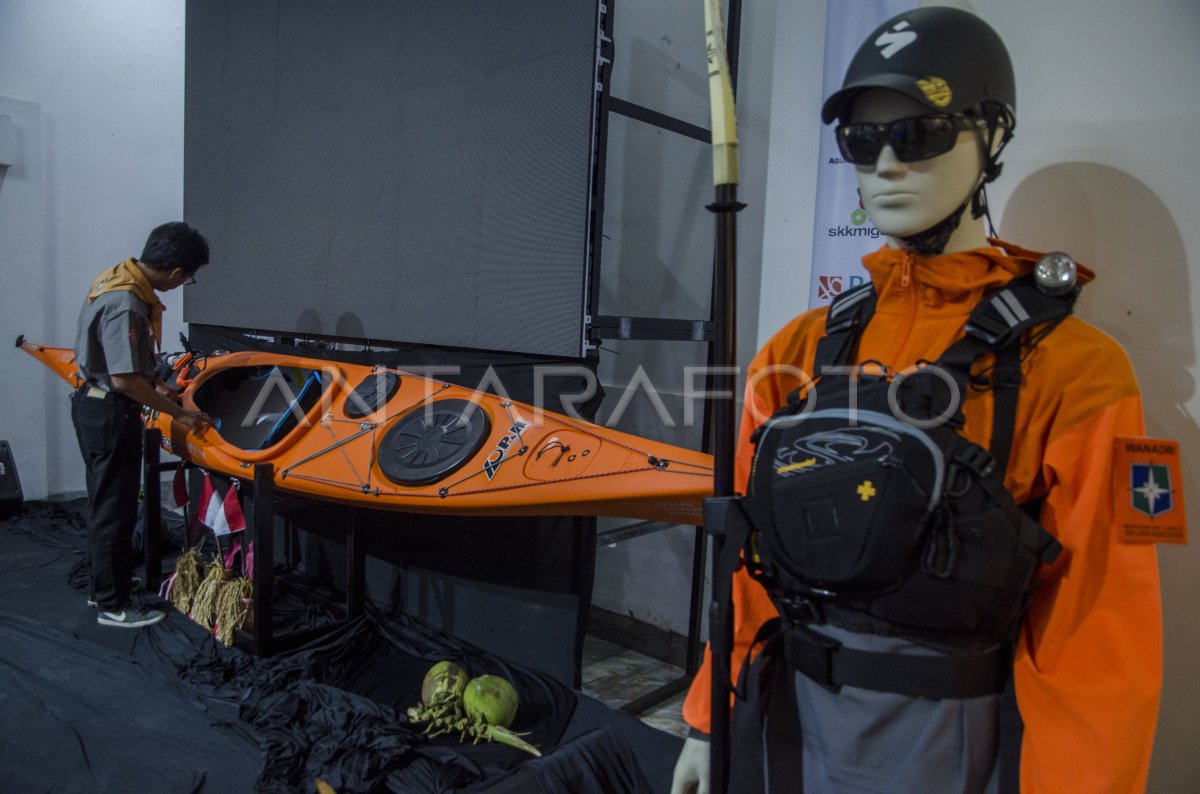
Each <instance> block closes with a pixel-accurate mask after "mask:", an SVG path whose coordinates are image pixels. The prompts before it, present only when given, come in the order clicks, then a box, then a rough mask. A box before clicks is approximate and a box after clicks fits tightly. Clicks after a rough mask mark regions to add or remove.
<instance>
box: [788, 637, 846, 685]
mask: <svg viewBox="0 0 1200 794" xmlns="http://www.w3.org/2000/svg"><path fill="white" fill-rule="evenodd" d="M841 647H842V644H841V643H840V642H838V641H837V640H834V639H831V638H829V637H825V636H823V635H821V634H818V633H817V632H815V631H809V630H807V629H805V628H803V627H801V626H791V627H789V628H788V629H787V630H786V631H785V632H784V644H783V648H784V658H786V659H787V660H788V662H790V663H791V665H792V666H793V667H794V668H796V669H797V670H799V671H800V672H801V673H803V674H804V675H805V677H807V678H810V679H812V680H813V681H815V682H817V683H818V684H820V685H821V686H823V687H825V688H826V689H828V690H830V691H831V692H838V691H839V690H840V689H841V688H842V687H841V684H839V683H837V682H835V681H834V677H833V667H834V664H835V661H834V657H835V656H836V655H837V652H838V649H840V648H841Z"/></svg>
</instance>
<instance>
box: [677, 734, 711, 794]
mask: <svg viewBox="0 0 1200 794" xmlns="http://www.w3.org/2000/svg"><path fill="white" fill-rule="evenodd" d="M710 754H711V748H710V747H709V744H708V742H706V741H704V740H703V739H697V738H695V737H689V738H688V739H686V740H684V742H683V749H682V750H680V751H679V760H678V761H676V762H675V775H674V777H673V778H672V780H671V794H708V764H709V756H710Z"/></svg>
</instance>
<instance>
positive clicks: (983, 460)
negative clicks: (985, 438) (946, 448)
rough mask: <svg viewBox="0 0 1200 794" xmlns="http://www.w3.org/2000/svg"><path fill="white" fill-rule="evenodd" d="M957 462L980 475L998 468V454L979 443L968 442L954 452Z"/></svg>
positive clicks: (985, 474) (986, 474) (987, 473)
mask: <svg viewBox="0 0 1200 794" xmlns="http://www.w3.org/2000/svg"><path fill="white" fill-rule="evenodd" d="M953 460H954V462H955V463H958V464H960V465H962V466H965V467H967V468H968V469H970V470H971V471H973V472H975V473H976V474H977V475H979V476H980V477H987V476H988V475H989V474H991V473H992V472H993V471H995V470H996V456H995V455H993V454H992V453H991V452H990V451H989V450H987V449H985V448H984V447H981V446H979V445H978V444H968V445H967V446H965V447H962V448H961V449H959V450H958V451H957V452H955V453H954V458H953Z"/></svg>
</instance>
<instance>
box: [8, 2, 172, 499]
mask: <svg viewBox="0 0 1200 794" xmlns="http://www.w3.org/2000/svg"><path fill="white" fill-rule="evenodd" d="M183 14H184V2H183V0H103V2H97V1H96V0H0V100H11V101H15V102H16V103H17V105H14V106H13V107H17V106H19V107H20V108H22V109H23V112H22V113H21V115H20V117H19V118H16V117H14V119H13V121H14V128H15V130H16V135H17V139H18V141H19V146H18V150H19V156H20V158H21V162H20V163H19V164H17V165H14V166H13V167H11V168H9V169H7V173H6V174H3V175H0V275H2V277H3V278H4V281H5V289H4V290H3V295H2V297H0V301H2V303H0V342H3V344H0V350H3V351H4V352H3V353H0V401H2V402H0V405H3V407H4V409H5V410H4V411H3V413H2V414H0V437H3V438H6V439H8V440H9V441H10V442H11V444H12V449H13V454H14V456H15V458H16V462H17V470H18V472H19V473H20V476H21V482H22V486H23V488H24V491H25V495H26V496H27V497H29V498H43V497H45V496H46V495H47V494H48V493H52V494H61V493H73V492H82V491H83V487H84V486H83V467H82V464H81V463H80V461H79V452H78V448H77V447H76V446H75V437H74V433H73V431H72V430H71V426H70V416H69V413H68V407H67V401H66V397H65V395H66V393H67V389H66V387H65V385H64V384H62V383H61V382H60V381H59V382H56V380H55V379H53V378H52V377H51V376H50V375H49V374H48V373H46V372H45V371H44V369H43V368H42V367H41V365H40V364H37V363H36V362H35V361H34V360H33V359H31V358H29V357H28V356H26V355H25V354H24V353H21V352H19V351H17V350H16V349H14V348H13V347H12V340H14V339H15V338H16V337H17V335H18V334H25V335H26V336H28V337H29V338H31V339H35V340H37V341H39V342H44V343H46V344H51V345H65V346H70V345H71V344H72V343H73V342H74V337H75V319H76V316H77V314H78V311H79V306H80V304H81V302H82V300H83V296H84V295H85V294H86V293H87V288H88V286H89V285H90V284H91V280H92V278H93V277H94V276H95V275H96V274H97V273H98V272H99V271H100V270H101V269H103V268H105V267H108V266H110V265H113V264H115V263H116V262H119V261H120V260H122V259H124V258H126V257H129V256H136V255H137V254H138V253H140V252H141V249H142V244H143V243H144V242H145V240H146V234H147V233H148V232H149V231H150V229H152V228H153V227H154V226H156V225H158V224H159V223H162V222H164V221H168V220H178V219H179V218H180V217H181V216H182V213H183ZM3 107H4V106H3V105H0V114H5V110H4V109H3ZM31 208H37V211H31ZM164 302H165V303H166V305H167V314H166V317H165V321H164V338H165V339H168V340H169V339H174V338H175V337H176V336H177V335H178V333H179V331H180V330H181V328H182V321H181V315H182V303H181V298H180V295H179V292H178V291H176V292H174V293H169V294H168V295H166V296H165V299H164ZM5 340H7V341H5ZM39 370H43V371H39Z"/></svg>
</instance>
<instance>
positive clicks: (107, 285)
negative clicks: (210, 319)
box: [87, 259, 167, 347]
mask: <svg viewBox="0 0 1200 794" xmlns="http://www.w3.org/2000/svg"><path fill="white" fill-rule="evenodd" d="M122 290H124V291H126V292H132V293H133V294H134V295H136V296H137V297H138V298H139V299H140V300H141V301H142V302H143V303H145V304H146V305H147V306H149V307H150V328H151V330H152V331H154V345H155V347H161V346H162V315H163V312H164V311H166V308H167V307H166V306H163V304H162V302H161V301H159V299H158V295H157V294H156V293H155V292H154V287H152V286H150V281H149V280H148V279H147V278H146V274H145V273H143V272H142V271H141V268H139V267H138V266H137V261H136V260H134V259H126V260H125V261H124V262H121V263H120V264H117V265H113V266H112V267H110V268H108V269H107V270H105V271H104V272H103V273H101V274H100V275H99V276H96V280H95V281H93V282H92V291H91V292H89V293H88V296H87V297H88V302H89V303H90V302H92V301H94V300H96V298H98V297H100V296H101V295H103V294H104V293H106V292H120V291H122Z"/></svg>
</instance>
